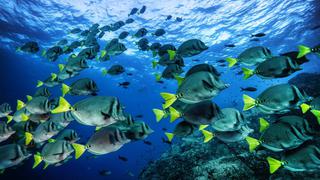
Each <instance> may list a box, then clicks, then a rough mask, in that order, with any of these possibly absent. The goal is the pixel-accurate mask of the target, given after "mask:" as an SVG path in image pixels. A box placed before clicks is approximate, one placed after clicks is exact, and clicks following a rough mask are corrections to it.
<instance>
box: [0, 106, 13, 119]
mask: <svg viewBox="0 0 320 180" xmlns="http://www.w3.org/2000/svg"><path fill="white" fill-rule="evenodd" d="M12 112H13V111H12V109H11V106H10V104H8V103H3V104H1V105H0V118H3V117H7V118H8V119H11V118H12V117H11V116H9V115H10V114H11V113H12Z"/></svg>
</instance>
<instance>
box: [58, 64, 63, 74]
mask: <svg viewBox="0 0 320 180" xmlns="http://www.w3.org/2000/svg"><path fill="white" fill-rule="evenodd" d="M58 67H59V71H60V72H61V71H62V70H63V69H64V65H63V64H58Z"/></svg>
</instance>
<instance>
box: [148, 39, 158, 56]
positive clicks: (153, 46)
mask: <svg viewBox="0 0 320 180" xmlns="http://www.w3.org/2000/svg"><path fill="white" fill-rule="evenodd" d="M160 47H161V44H160V43H158V42H156V43H152V44H151V46H150V47H149V49H150V50H151V51H152V55H153V57H155V56H156V55H157V52H158V50H159V48H160Z"/></svg>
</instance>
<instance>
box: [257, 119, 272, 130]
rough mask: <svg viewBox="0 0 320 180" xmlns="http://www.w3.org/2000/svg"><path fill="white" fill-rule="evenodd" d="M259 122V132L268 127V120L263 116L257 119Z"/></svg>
mask: <svg viewBox="0 0 320 180" xmlns="http://www.w3.org/2000/svg"><path fill="white" fill-rule="evenodd" d="M259 123H260V129H259V132H263V131H265V130H266V129H267V128H268V127H269V125H270V124H269V123H268V121H266V120H265V119H263V118H260V119H259Z"/></svg>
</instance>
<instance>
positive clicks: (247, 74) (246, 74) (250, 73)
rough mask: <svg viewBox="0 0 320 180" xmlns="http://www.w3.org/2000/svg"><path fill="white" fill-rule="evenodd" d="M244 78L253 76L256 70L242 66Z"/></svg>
mask: <svg viewBox="0 0 320 180" xmlns="http://www.w3.org/2000/svg"><path fill="white" fill-rule="evenodd" d="M242 71H243V74H244V77H243V78H244V79H249V78H250V77H251V76H253V75H254V71H253V70H251V69H248V68H242Z"/></svg>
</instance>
